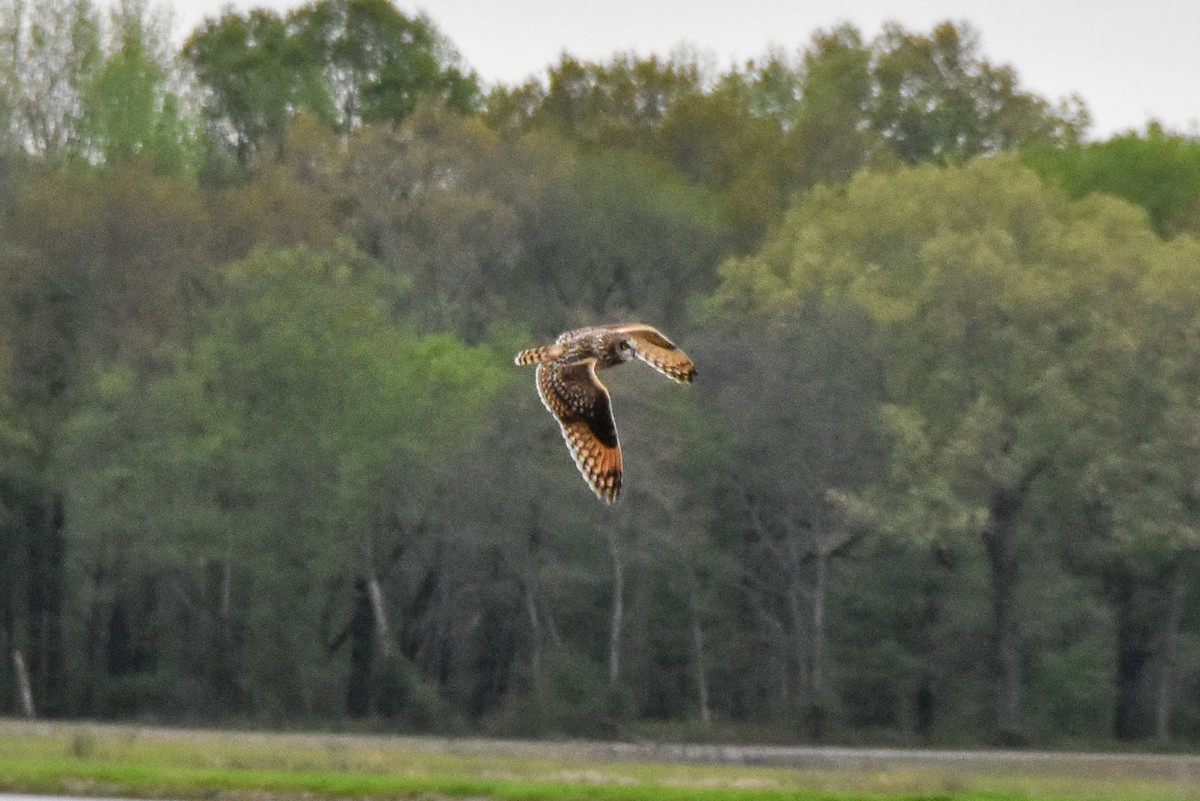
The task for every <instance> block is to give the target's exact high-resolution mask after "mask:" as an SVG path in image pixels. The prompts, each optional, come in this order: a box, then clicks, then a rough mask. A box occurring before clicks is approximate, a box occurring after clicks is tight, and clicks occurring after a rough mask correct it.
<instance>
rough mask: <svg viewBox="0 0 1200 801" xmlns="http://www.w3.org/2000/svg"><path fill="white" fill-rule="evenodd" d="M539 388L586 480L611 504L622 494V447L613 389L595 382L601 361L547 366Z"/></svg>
mask: <svg viewBox="0 0 1200 801" xmlns="http://www.w3.org/2000/svg"><path fill="white" fill-rule="evenodd" d="M537 388H538V395H539V396H540V397H541V399H542V403H543V404H545V406H546V408H547V409H549V410H550V414H552V415H554V417H555V418H556V419H557V420H558V424H559V425H560V426H562V433H563V439H565V440H566V441H567V449H568V450H570V451H571V457H572V458H573V459H574V460H575V466H576V467H578V468H579V472H580V473H582V474H583V478H584V480H585V481H587V483H588V486H590V487H591V488H592V491H593V492H595V493H596V495H598V496H599V497H600V498H601V499H602V500H604V501H607V502H608V503H612V502H613V501H614V500H616V498H617V494H618V493H619V492H620V491H621V445H620V443H619V442H618V440H617V423H616V421H615V420H613V414H612V402H611V401H610V400H609V397H608V390H607V389H605V388H604V385H603V384H601V383H600V381H599V379H597V378H596V359H595V358H594V357H592V358H588V359H583V360H579V361H552V362H543V363H541V364H539V365H538V366H537Z"/></svg>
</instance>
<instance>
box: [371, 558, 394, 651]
mask: <svg viewBox="0 0 1200 801" xmlns="http://www.w3.org/2000/svg"><path fill="white" fill-rule="evenodd" d="M367 594H368V595H369V597H370V599H371V616H372V618H373V620H374V622H375V643H376V645H377V646H378V647H379V656H380V657H382V658H383V659H384V660H387V658H388V656H390V655H391V642H390V641H391V636H390V634H389V631H388V619H387V610H386V609H385V608H384V606H383V587H381V586H380V584H379V577H378V576H376V575H375V573H374V572H372V573H371V575H370V578H368V579H367Z"/></svg>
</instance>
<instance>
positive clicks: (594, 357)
mask: <svg viewBox="0 0 1200 801" xmlns="http://www.w3.org/2000/svg"><path fill="white" fill-rule="evenodd" d="M630 358H636V359H640V360H641V361H643V362H645V363H646V364H648V365H650V366H651V367H653V368H654V369H655V370H658V371H659V372H660V373H662V374H663V375H665V376H666V377H667V378H670V379H671V380H673V381H678V382H680V383H691V382H692V379H694V378H695V376H696V367H695V365H693V364H692V360H691V359H689V358H688V357H687V354H685V353H684V352H683V351H682V350H680V349H679V348H678V347H677V346H676V345H675V343H673V342H671V340H669V339H667V338H666V337H665V336H663V335H662V334H661V333H660V332H659V331H658V330H657V329H655V328H652V327H651V326H648V325H642V324H640V323H627V324H622V325H602V326H591V327H588V328H579V329H576V330H574V331H567V332H566V333H565V334H562V335H560V336H559V337H558V339H556V340H554V343H553V344H550V345H545V346H543V347H540V348H530V349H529V350H523V351H521V352H520V353H518V354H517V357H516V363H517V364H536V365H537V376H536V378H537V389H538V396H539V397H541V399H542V403H543V404H544V405H545V406H546V408H547V409H549V410H550V413H551V414H552V415H554V417H555V419H556V420H558V423H559V426H561V427H562V433H563V439H565V440H566V442H567V449H568V450H570V452H571V456H572V458H574V460H575V465H576V466H577V467H578V468H579V472H580V473H582V474H583V478H584V480H585V481H587V483H588V486H590V487H591V488H592V491H593V492H595V493H596V495H597V496H599V497H600V498H601V499H602V500H604V501H606V502H608V503H612V502H613V501H614V500H616V498H617V495H618V494H619V493H620V492H621V444H620V442H619V440H618V438H617V424H616V421H615V420H614V419H613V413H612V401H611V400H610V398H609V395H608V390H607V389H605V387H604V384H602V383H600V380H599V379H598V378H597V377H596V371H597V370H603V369H606V368H608V367H614V366H616V365H618V364H621V363H622V362H626V361H628V360H629V359H630Z"/></svg>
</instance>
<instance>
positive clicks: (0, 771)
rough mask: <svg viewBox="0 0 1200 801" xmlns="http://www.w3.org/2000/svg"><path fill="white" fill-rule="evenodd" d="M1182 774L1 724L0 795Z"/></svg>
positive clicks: (765, 795)
mask: <svg viewBox="0 0 1200 801" xmlns="http://www.w3.org/2000/svg"><path fill="white" fill-rule="evenodd" d="M1190 771H1191V768H1190V767H1189V768H1188V769H1187V770H1186V771H1185V772H1184V773H1178V772H1176V774H1174V775H1173V774H1172V773H1171V772H1170V771H1167V773H1166V774H1165V775H1164V774H1163V772H1162V771H1161V770H1160V771H1139V770H1136V769H1131V768H1129V767H1128V766H1125V765H1122V766H1119V767H1118V768H1116V769H1111V770H1105V771H1103V775H1099V774H1097V772H1096V771H1095V770H1094V769H1081V766H1080V765H1079V764H1073V763H1072V762H1071V760H1070V758H1068V757H1064V758H1063V759H1062V760H1057V759H1056V760H1050V761H1045V760H1042V761H1039V762H1038V763H1037V764H1036V765H1032V764H1031V765H1028V766H1021V765H1019V764H1016V765H1010V764H1008V763H1007V762H1006V763H1004V765H1003V766H1000V767H997V766H995V765H991V766H987V765H985V764H980V763H971V764H966V763H951V764H948V765H945V766H939V767H937V768H929V767H924V766H916V767H914V766H908V765H904V764H893V763H889V762H887V761H881V762H879V763H878V764H875V763H872V764H870V765H865V764H862V763H858V762H851V763H848V764H845V765H835V766H833V767H828V768H822V769H820V770H817V769H793V768H782V767H761V766H744V765H698V764H677V763H671V762H652V761H639V760H634V759H620V758H617V757H616V756H614V755H613V754H612V753H611V752H610V751H608V750H606V749H605V748H604V747H603V746H593V745H588V744H582V743H544V744H539V743H513V742H507V743H506V742H497V743H489V742H486V741H480V740H439V739H430V738H402V737H371V736H352V735H346V736H341V735H296V734H292V735H287V734H283V735H280V734H275V735H272V734H256V733H247V732H215V731H201V730H182V729H153V728H143V727H136V726H110V725H80V724H43V723H36V724H29V723H24V722H17V721H9V722H4V721H0V790H8V791H23V792H35V793H65V794H72V795H118V796H124V797H144V798H180V799H248V800H252V801H270V800H271V799H277V798H304V799H309V800H311V799H326V798H329V799H333V798H336V799H378V798H411V799H427V800H430V801H432V800H433V799H459V798H461V799H472V801H478V800H480V799H496V800H497V801H565V800H566V799H572V800H574V799H584V800H587V799H594V801H650V800H651V799H653V801H751V799H762V800H763V801H867V800H868V799H887V800H888V801H901V800H903V801H917V800H918V799H921V800H923V801H934V800H935V799H937V800H938V801H1001V800H1002V799H1026V800H1036V801H1043V800H1045V801H1057V800H1059V799H1072V800H1076V799H1087V800H1088V801H1126V799H1128V801H1133V800H1134V799H1137V800H1138V801H1182V800H1184V799H1186V800H1188V801H1198V800H1200V787H1198V785H1200V782H1197V781H1196V776H1195V775H1193V774H1192V773H1191V772H1190Z"/></svg>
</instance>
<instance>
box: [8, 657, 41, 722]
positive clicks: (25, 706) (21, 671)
mask: <svg viewBox="0 0 1200 801" xmlns="http://www.w3.org/2000/svg"><path fill="white" fill-rule="evenodd" d="M12 658H13V668H14V669H15V671H16V676H17V689H18V690H19V692H20V697H21V714H23V715H24V716H25V717H27V718H30V719H33V718H34V717H36V711H35V710H34V708H33V687H32V685H31V684H30V683H29V669H28V668H27V667H26V666H25V656H24V654H22V653H21V651H20V649H14V650H13V654H12Z"/></svg>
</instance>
